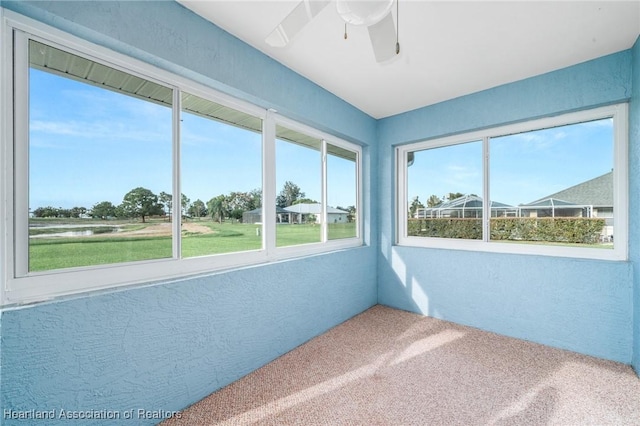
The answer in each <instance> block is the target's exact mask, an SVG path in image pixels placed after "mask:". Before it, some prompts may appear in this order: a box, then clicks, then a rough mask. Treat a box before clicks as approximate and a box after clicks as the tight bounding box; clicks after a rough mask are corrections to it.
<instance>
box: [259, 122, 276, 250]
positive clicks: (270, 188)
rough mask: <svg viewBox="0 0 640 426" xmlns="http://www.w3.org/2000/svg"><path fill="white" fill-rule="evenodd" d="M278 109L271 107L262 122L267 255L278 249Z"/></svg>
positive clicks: (264, 236) (264, 221)
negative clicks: (275, 116)
mask: <svg viewBox="0 0 640 426" xmlns="http://www.w3.org/2000/svg"><path fill="white" fill-rule="evenodd" d="M275 114H276V111H275V110H273V109H269V110H268V111H267V114H266V117H265V119H264V121H263V124H262V247H263V248H264V249H265V250H266V252H267V256H270V255H272V254H273V253H274V252H275V249H276V122H275V119H274V115H275Z"/></svg>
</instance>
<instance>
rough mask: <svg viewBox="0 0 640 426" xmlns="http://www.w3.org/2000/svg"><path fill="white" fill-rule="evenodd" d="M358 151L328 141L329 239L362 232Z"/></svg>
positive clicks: (355, 235)
mask: <svg viewBox="0 0 640 426" xmlns="http://www.w3.org/2000/svg"><path fill="white" fill-rule="evenodd" d="M357 173H358V168H357V154H356V153H355V152H353V151H350V150H347V149H344V148H341V147H338V146H335V145H331V144H327V205H328V206H327V228H328V239H329V240H337V239H341V238H353V237H357V235H358V224H357V223H356V219H357V212H356V208H357V207H356V206H357V199H358V179H357Z"/></svg>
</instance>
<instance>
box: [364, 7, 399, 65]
mask: <svg viewBox="0 0 640 426" xmlns="http://www.w3.org/2000/svg"><path fill="white" fill-rule="evenodd" d="M367 28H368V30H369V38H370V39H371V47H373V53H374V54H375V55H376V62H385V61H388V60H389V59H391V58H393V57H394V56H395V55H396V25H395V24H394V22H393V16H392V15H391V13H388V14H387V16H385V17H384V18H382V20H381V21H380V22H378V23H376V24H373V25H370V26H369V27H367Z"/></svg>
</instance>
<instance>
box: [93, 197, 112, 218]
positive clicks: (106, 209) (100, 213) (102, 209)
mask: <svg viewBox="0 0 640 426" xmlns="http://www.w3.org/2000/svg"><path fill="white" fill-rule="evenodd" d="M89 216H91V217H92V218H94V219H108V218H110V217H114V216H116V206H114V205H113V204H112V203H111V202H110V201H102V202H100V203H97V204H95V205H94V206H93V207H91V210H89Z"/></svg>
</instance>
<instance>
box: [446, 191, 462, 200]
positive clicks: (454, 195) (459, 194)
mask: <svg viewBox="0 0 640 426" xmlns="http://www.w3.org/2000/svg"><path fill="white" fill-rule="evenodd" d="M463 196H464V194H463V193H462V192H450V193H449V195H447V201H451V200H455V199H456V198H460V197H463Z"/></svg>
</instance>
